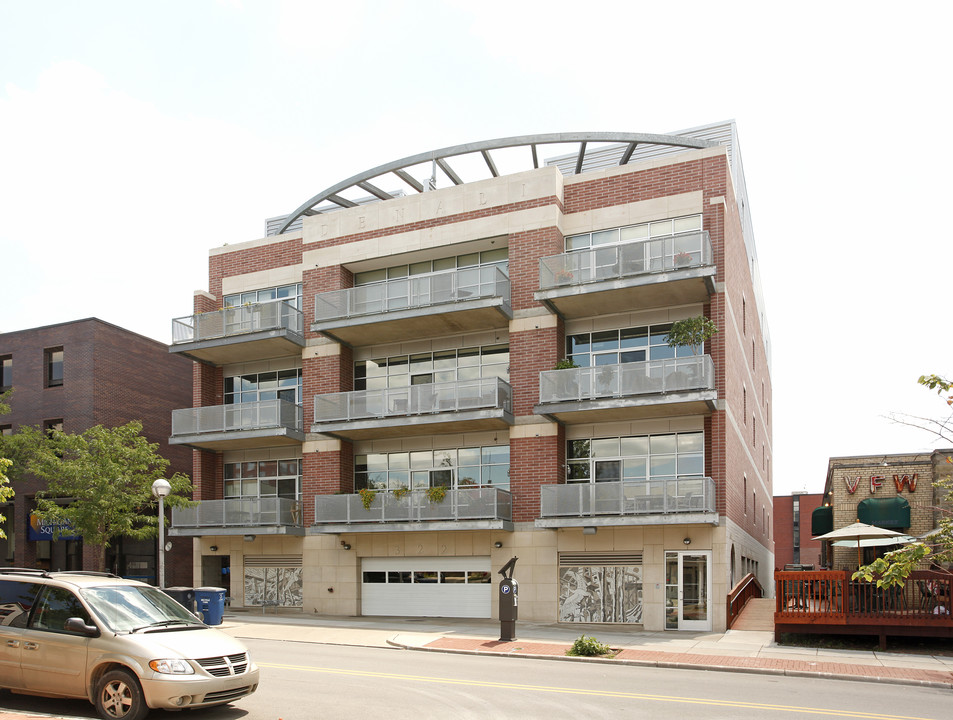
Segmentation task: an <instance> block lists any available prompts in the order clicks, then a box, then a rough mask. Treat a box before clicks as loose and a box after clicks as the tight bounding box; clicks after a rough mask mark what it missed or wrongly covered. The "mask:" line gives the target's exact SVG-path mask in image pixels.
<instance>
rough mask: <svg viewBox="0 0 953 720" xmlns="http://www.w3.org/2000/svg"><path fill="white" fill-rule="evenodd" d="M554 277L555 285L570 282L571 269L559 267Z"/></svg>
mask: <svg viewBox="0 0 953 720" xmlns="http://www.w3.org/2000/svg"><path fill="white" fill-rule="evenodd" d="M554 278H555V280H556V284H557V285H568V284H569V283H571V282H572V271H571V270H567V269H566V268H560V269H559V270H557V271H556V273H555V276H554Z"/></svg>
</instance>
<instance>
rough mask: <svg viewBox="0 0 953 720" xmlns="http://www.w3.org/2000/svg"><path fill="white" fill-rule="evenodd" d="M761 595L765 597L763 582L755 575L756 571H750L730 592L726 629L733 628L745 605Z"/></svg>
mask: <svg viewBox="0 0 953 720" xmlns="http://www.w3.org/2000/svg"><path fill="white" fill-rule="evenodd" d="M759 597H764V589H763V588H762V587H761V583H760V582H758V578H756V577H755V576H754V573H748V574H747V575H745V576H744V577H743V578H741V580H739V581H738V584H737V585H735V586H734V587H733V588H732V589H731V592H730V593H728V602H727V608H728V610H727V612H728V618H727V621H726V624H725V627H726V629H728V630H731V626H732V625H733V624H734V622H735V620H737V619H738V616H739V615H740V614H741V611H742V610H744V607H745V605H747V603H748V601H749V600H750V599H751V598H759Z"/></svg>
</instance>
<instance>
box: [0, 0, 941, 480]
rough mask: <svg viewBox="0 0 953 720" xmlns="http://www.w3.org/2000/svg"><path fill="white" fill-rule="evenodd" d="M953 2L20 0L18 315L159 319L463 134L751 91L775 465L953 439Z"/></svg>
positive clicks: (8, 224)
mask: <svg viewBox="0 0 953 720" xmlns="http://www.w3.org/2000/svg"><path fill="white" fill-rule="evenodd" d="M951 21H953V3H949V2H920V3H916V4H914V5H909V6H898V5H897V4H896V3H889V4H888V3H881V2H869V1H868V2H822V3H814V2H800V3H795V4H791V3H768V2H751V3H733V2H719V3H713V2H667V3H661V2H651V3H642V2H638V1H637V0H626V1H625V2H617V3H615V2H599V1H598V0H591V1H590V2H587V3H578V2H560V1H558V0H556V1H554V0H547V1H546V2H513V0H509V1H508V2H496V1H495V0H488V1H484V2H480V3H473V2H463V1H457V0H443V1H442V2H430V1H426V0H415V1H414V2H369V1H368V2H360V1H359V0H348V2H346V3H341V2H339V3H330V2H328V3H324V2H304V1H292V0H288V1H286V2H278V1H276V2H256V1H248V0H219V1H215V0H187V1H186V0H179V1H175V0H172V1H170V0H165V1H163V2H150V3H146V2H128V1H127V0H123V1H122V2H102V1H97V0H84V1H83V2H65V1H59V2H57V1H50V0H48V1H46V2H35V1H33V0H0V81H2V82H0V250H2V254H0V258H2V261H0V262H2V265H0V267H2V284H0V292H2V314H0V332H6V331H12V330H22V329H26V328H31V327H37V326H41V325H48V324H52V323H58V322H65V321H70V320H76V319H80V318H84V317H91V316H93V317H98V318H101V319H103V320H106V321H108V322H111V323H114V324H116V325H119V326H122V327H125V328H128V329H130V330H133V331H135V332H138V333H141V334H143V335H147V336H149V337H152V338H155V339H157V340H160V341H162V342H164V343H168V342H170V341H171V320H172V318H175V317H180V316H183V315H188V314H190V313H191V310H192V293H193V291H194V290H197V289H207V285H208V250H209V249H210V248H212V247H215V246H218V245H222V244H223V243H226V242H228V243H235V242H242V241H246V240H252V239H255V238H259V237H261V236H263V235H264V230H263V227H264V219H265V218H267V217H272V216H275V215H281V214H284V213H288V212H290V211H292V210H293V209H295V208H296V207H297V206H298V205H300V204H301V203H302V202H303V201H305V200H306V199H308V198H309V197H311V196H312V195H314V194H315V193H317V192H318V191H320V190H322V189H324V188H325V187H327V186H329V185H331V184H333V183H335V182H337V181H339V180H341V179H343V178H345V177H350V176H351V175H354V174H356V173H358V172H360V171H362V170H365V169H367V168H370V167H373V166H376V165H380V164H383V163H384V162H387V161H390V160H395V159H397V158H401V157H404V156H407V155H412V154H416V153H419V152H424V151H426V150H431V149H435V148H440V147H444V146H448V145H456V144H460V143H466V142H471V141H476V140H485V139H490V138H496V137H504V136H509V135H520V134H527V133H542V132H565V131H624V132H647V133H667V132H673V131H677V130H681V129H685V128H690V127H695V126H697V125H702V124H706V123H710V122H716V121H723V120H728V119H735V120H736V121H737V124H738V129H739V136H740V145H741V152H742V156H743V158H744V169H745V176H746V180H747V185H748V192H749V198H750V203H751V212H752V217H753V220H754V228H755V235H756V239H757V246H758V254H759V257H760V261H761V269H762V277H763V281H764V294H765V298H766V305H767V313H768V324H769V327H770V331H771V336H772V339H773V365H772V380H773V385H774V405H773V408H772V409H773V417H774V427H773V432H774V463H773V471H774V483H775V493H776V494H788V493H790V492H791V491H792V490H801V489H806V490H810V491H812V492H819V491H820V490H821V489H822V488H823V483H824V477H825V472H826V467H827V460H828V458H829V457H831V456H840V455H852V454H867V453H871V454H880V453H895V452H921V451H923V452H926V451H929V450H931V449H932V448H934V447H945V446H948V445H949V443H942V442H940V441H937V440H935V439H934V438H931V437H930V436H929V435H928V434H926V433H924V432H922V431H919V430H914V429H912V428H910V427H906V426H903V425H897V424H895V423H891V422H890V421H888V420H887V419H886V418H885V416H886V415H888V414H890V413H893V412H905V413H911V414H915V415H924V416H931V417H940V416H941V415H943V414H944V412H945V410H946V406H945V405H944V404H943V403H942V401H941V400H940V399H938V398H937V397H936V396H935V395H932V394H930V392H929V391H927V390H925V389H923V388H920V387H919V386H918V385H917V384H916V379H917V377H919V376H920V375H921V374H923V373H931V372H936V373H940V374H950V373H951V372H953V367H951V353H950V351H951V339H950V331H949V325H948V322H947V320H948V316H949V301H950V286H951V284H950V282H949V267H948V263H947V261H948V258H949V257H950V230H949V229H948V228H946V227H945V225H944V223H945V222H946V219H945V218H946V217H947V216H946V213H948V207H949V205H950V201H951V189H953V188H951V177H953V149H951V148H953V144H951V140H950V137H949V129H950V125H951V123H950V70H951V63H950V55H949V44H950V36H949V33H950V28H951V27H953V23H951Z"/></svg>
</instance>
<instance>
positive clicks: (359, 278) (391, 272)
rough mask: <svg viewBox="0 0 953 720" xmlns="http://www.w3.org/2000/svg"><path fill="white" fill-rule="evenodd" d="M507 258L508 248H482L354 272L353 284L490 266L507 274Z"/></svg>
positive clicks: (358, 284) (356, 285) (369, 283)
mask: <svg viewBox="0 0 953 720" xmlns="http://www.w3.org/2000/svg"><path fill="white" fill-rule="evenodd" d="M508 258H509V249H508V248H496V249H494V250H484V251H483V252H473V253H467V254H466V255H455V256H453V257H446V258H437V259H436V260H422V261H420V262H415V263H409V264H406V265H394V266H392V267H388V268H381V269H379V270H368V271H366V272H359V273H354V286H355V287H358V286H361V285H372V284H374V283H379V282H386V281H387V280H399V279H401V278H406V277H413V276H417V275H430V274H432V273H439V272H448V271H452V270H464V269H466V268H482V267H492V266H496V267H498V268H500V270H502V271H503V273H504V274H507V275H508V274H509V260H508Z"/></svg>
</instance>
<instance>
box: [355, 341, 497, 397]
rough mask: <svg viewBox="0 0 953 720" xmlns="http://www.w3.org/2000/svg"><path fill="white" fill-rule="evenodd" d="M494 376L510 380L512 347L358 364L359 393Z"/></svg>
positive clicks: (468, 350)
mask: <svg viewBox="0 0 953 720" xmlns="http://www.w3.org/2000/svg"><path fill="white" fill-rule="evenodd" d="M492 377H498V378H500V379H501V380H507V381H508V380H509V377H510V349H509V346H508V345H505V344H504V345H483V346H480V347H469V348H458V349H454V350H440V351H436V352H425V353H415V354H413V355H393V356H390V357H384V358H377V359H374V360H361V361H359V362H356V363H354V389H355V390H384V389H386V388H399V387H408V386H410V385H422V384H430V383H444V382H458V381H461V380H478V379H480V378H492Z"/></svg>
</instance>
